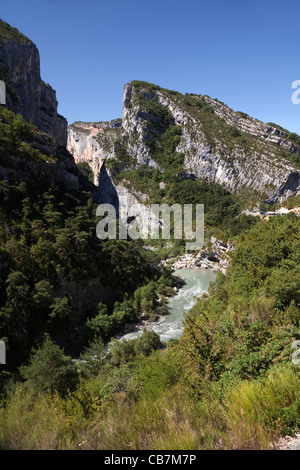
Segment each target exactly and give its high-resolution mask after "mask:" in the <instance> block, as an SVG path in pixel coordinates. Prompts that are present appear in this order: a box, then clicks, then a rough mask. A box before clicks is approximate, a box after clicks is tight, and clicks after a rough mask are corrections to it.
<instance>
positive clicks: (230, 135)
mask: <svg viewBox="0 0 300 470" xmlns="http://www.w3.org/2000/svg"><path fill="white" fill-rule="evenodd" d="M75 124H76V125H75V127H74V128H73V126H70V127H69V138H68V148H69V150H70V151H71V153H73V155H74V157H75V160H76V161H82V160H85V161H88V163H89V165H90V167H91V168H92V169H93V171H94V174H95V183H96V184H98V182H99V174H100V175H101V168H102V163H103V161H105V160H107V159H109V160H110V161H111V160H112V161H113V160H116V161H117V162H118V165H119V168H120V165H121V169H123V168H127V169H128V168H136V167H139V166H143V165H146V166H149V167H157V168H158V169H159V170H160V171H163V164H162V163H161V162H157V161H156V160H155V158H156V157H155V152H153V148H154V147H155V145H156V146H157V145H158V146H159V145H160V144H159V138H160V136H161V135H163V134H164V132H166V130H168V129H170V128H172V127H173V126H178V127H179V128H180V129H181V137H180V141H179V143H178V145H177V147H176V151H177V152H180V153H182V154H184V172H183V173H182V174H181V177H182V178H187V179H188V178H192V179H201V180H206V181H211V182H216V183H219V184H222V185H224V186H225V187H226V188H227V189H228V190H229V191H231V192H235V193H239V194H240V195H241V196H244V199H246V200H247V199H248V195H251V197H252V196H253V198H255V200H256V202H255V203H254V205H255V204H256V203H257V201H268V202H277V201H283V200H284V199H286V198H288V197H290V196H293V195H296V194H298V193H300V176H299V170H297V169H296V168H295V167H294V166H293V164H292V163H291V161H289V157H290V156H291V155H292V154H295V153H297V152H299V149H298V147H297V146H296V145H295V144H294V143H293V142H292V141H290V140H289V139H288V137H289V135H288V134H287V133H286V132H284V131H283V130H281V129H279V128H276V127H275V126H273V125H268V124H264V123H262V122H261V121H258V120H257V119H254V118H252V117H250V116H248V115H246V114H245V113H241V112H235V111H233V110H231V109H230V108H229V107H228V106H226V105H224V104H223V103H221V102H219V101H218V100H213V99H211V98H209V97H207V96H200V95H188V96H184V95H181V94H180V93H177V92H173V91H169V90H165V89H162V88H160V87H158V86H155V85H151V84H147V83H144V82H131V83H129V84H127V85H126V86H125V88H124V99H123V116H122V126H121V127H120V128H119V129H118V133H117V134H113V133H112V132H111V131H109V132H110V133H109V132H108V131H107V129H104V128H103V124H102V127H101V126H100V127H101V128H96V130H95V124H93V123H79V125H78V123H75ZM105 131H106V132H107V134H106V135H107V136H108V137H109V138H108V137H107V138H106V141H105V140H104V138H103V137H104V136H105ZM100 136H101V139H99V137H100ZM114 137H115V139H116V140H115V141H114ZM117 141H118V142H119V144H120V145H121V147H122V149H123V155H126V158H127V159H129V160H130V165H131V166H128V162H127V164H126V162H125V161H124V159H122V154H121V156H120V153H118V152H116V142H117ZM126 165H127V166H126ZM110 175H113V171H109V170H108V176H110ZM103 189H104V191H105V188H103ZM249 204H250V201H249ZM252 205H253V204H252Z"/></svg>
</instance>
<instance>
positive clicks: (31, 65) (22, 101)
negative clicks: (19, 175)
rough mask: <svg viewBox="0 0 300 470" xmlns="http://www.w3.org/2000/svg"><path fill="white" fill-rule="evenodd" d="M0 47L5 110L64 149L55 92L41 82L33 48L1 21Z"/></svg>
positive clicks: (62, 124) (62, 120)
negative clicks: (21, 117)
mask: <svg viewBox="0 0 300 470" xmlns="http://www.w3.org/2000/svg"><path fill="white" fill-rule="evenodd" d="M0 44H1V47H0V79H1V80H3V81H4V82H5V84H6V105H7V107H8V108H9V109H10V110H11V111H13V112H15V113H19V114H21V115H22V116H23V118H24V120H25V121H26V122H29V121H32V122H33V124H35V125H36V126H37V127H38V128H39V129H41V130H42V131H44V132H46V133H47V134H49V135H51V136H53V137H54V138H55V139H56V140H57V142H58V143H59V144H60V145H62V146H66V144H67V128H68V124H67V121H66V119H65V118H64V117H63V116H61V115H60V114H58V112H57V106H58V103H57V99H56V93H55V91H54V90H53V88H51V86H50V85H48V84H47V83H45V82H43V80H42V79H41V75H40V56H39V51H38V49H37V47H36V46H35V44H33V42H32V41H31V40H30V39H28V38H26V37H25V36H24V35H22V34H21V33H19V32H18V30H16V29H15V28H11V27H10V26H9V25H7V23H4V22H3V21H1V20H0Z"/></svg>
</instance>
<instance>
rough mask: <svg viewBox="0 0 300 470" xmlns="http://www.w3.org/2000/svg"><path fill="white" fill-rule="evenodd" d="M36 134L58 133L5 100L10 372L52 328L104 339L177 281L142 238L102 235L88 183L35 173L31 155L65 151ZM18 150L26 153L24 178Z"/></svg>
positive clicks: (69, 341) (71, 340)
mask: <svg viewBox="0 0 300 470" xmlns="http://www.w3.org/2000/svg"><path fill="white" fill-rule="evenodd" d="M38 139H39V141H40V142H41V141H42V142H43V144H44V147H45V148H47V149H49V146H50V148H51V145H52V143H53V142H52V140H53V139H52V140H51V138H48V140H47V137H46V136H44V134H43V133H40V132H39V131H38V130H37V129H36V128H35V127H34V126H32V125H31V124H26V123H24V121H23V120H22V118H21V116H19V115H14V114H13V113H12V112H10V111H8V110H7V109H5V108H1V116H0V159H1V160H0V163H1V167H0V168H2V170H1V172H3V175H4V176H5V175H6V176H5V179H1V181H0V201H1V204H0V221H1V227H0V259H1V261H0V263H1V264H0V267H1V269H0V287H1V295H0V317H1V323H0V337H1V338H4V339H5V341H6V344H7V348H8V351H9V352H8V356H9V357H10V360H9V367H10V369H11V372H14V371H15V368H16V367H17V366H18V365H20V363H21V362H23V361H25V360H26V359H27V358H28V356H29V352H30V350H31V348H32V347H33V346H37V345H38V344H39V343H40V342H42V341H43V338H44V334H46V333H47V334H50V335H51V337H52V338H55V339H56V341H58V343H59V344H61V345H63V346H64V347H65V348H66V349H67V350H68V351H69V352H70V353H72V354H79V353H80V351H81V350H82V349H81V348H84V347H85V346H86V345H87V344H88V342H89V341H90V340H92V339H93V337H94V336H95V335H97V336H101V338H102V339H103V341H107V340H108V339H110V337H111V336H112V335H114V334H115V333H116V332H119V331H121V330H123V329H124V327H125V325H126V324H128V323H131V322H136V321H138V320H139V318H140V316H141V315H142V314H144V316H145V317H151V318H153V317H155V311H156V309H159V308H160V311H161V312H162V311H163V310H164V309H163V304H164V301H163V297H161V299H160V296H162V295H163V293H167V292H168V289H169V290H171V291H173V289H171V286H172V285H173V284H174V280H173V278H172V277H171V274H170V273H169V272H168V271H167V270H165V269H163V268H161V267H158V263H159V259H158V258H157V257H156V256H155V254H153V253H152V252H151V251H146V250H145V249H144V248H143V245H142V242H141V241H140V240H137V241H135V242H134V241H133V242H130V241H127V240H109V241H107V242H104V241H100V240H99V239H98V238H97V236H96V223H97V220H96V206H97V205H96V203H95V202H94V201H93V199H92V195H91V193H89V192H84V191H66V188H65V187H64V186H62V185H56V184H51V182H50V181H48V182H47V179H45V178H42V175H40V176H41V179H40V180H38V181H36V179H35V177H34V176H33V174H32V176H30V175H31V173H30V169H31V166H30V165H38V164H39V163H42V164H43V162H45V161H47V162H48V165H53V166H55V164H56V162H58V161H59V158H58V157H57V155H56V151H55V146H54V147H53V154H51V155H49V153H47V154H43V153H41V151H40V150H38V149H37V148H35V145H36V142H37V140H38ZM46 144H47V145H46ZM12 157H18V158H19V159H21V161H22V162H23V163H24V168H26V172H24V174H25V175H27V178H26V180H23V178H22V176H21V175H22V171H21V173H20V176H17V175H18V170H21V168H20V164H19V166H18V168H16V171H14V165H15V163H14V160H13V158H12ZM26 165H27V166H26ZM22 168H23V167H22ZM7 169H9V170H10V173H7V172H6V170H7ZM74 171H75V170H74ZM7 174H9V177H7ZM28 175H29V177H28ZM150 281H151V282H150ZM147 286H148V287H147ZM143 288H144V291H141V289H143ZM147 289H148V290H147ZM141 292H142V294H143V299H141V300H140V297H141ZM173 292H174V291H173ZM169 293H170V292H169ZM85 296H87V298H86V302H85V305H82V297H85ZM142 300H143V301H142ZM147 301H148V304H147ZM150 307H151V311H150ZM158 311H159V310H158Z"/></svg>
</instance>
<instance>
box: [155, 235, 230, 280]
mask: <svg viewBox="0 0 300 470" xmlns="http://www.w3.org/2000/svg"><path fill="white" fill-rule="evenodd" d="M233 249H234V246H233V245H230V244H227V243H224V242H222V241H220V240H217V239H216V238H215V237H211V240H210V246H208V247H207V248H204V249H203V250H201V251H199V252H198V253H185V254H184V255H182V256H180V257H179V258H178V259H174V260H173V259H168V260H166V261H164V262H163V263H164V264H171V266H172V268H173V269H175V270H176V269H183V268H202V269H211V270H213V271H214V272H217V271H222V272H223V273H224V274H225V272H226V268H227V266H228V264H229V261H230V256H229V252H230V251H232V250H233Z"/></svg>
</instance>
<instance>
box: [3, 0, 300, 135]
mask: <svg viewBox="0 0 300 470" xmlns="http://www.w3.org/2000/svg"><path fill="white" fill-rule="evenodd" d="M0 16H1V18H2V19H3V20H4V21H7V22H8V23H10V24H11V25H12V26H14V27H16V28H18V29H19V30H20V31H21V32H22V33H24V34H25V35H26V36H28V37H29V38H30V39H31V40H32V41H33V42H34V43H35V44H36V45H37V47H38V49H39V51H40V58H41V74H42V78H43V80H45V81H46V82H48V83H50V85H51V86H52V87H53V88H54V89H55V90H56V94H57V99H58V101H59V112H60V113H61V114H63V115H64V116H65V117H66V118H67V120H68V122H69V124H71V123H72V122H74V121H75V120H82V121H100V120H104V121H105V120H110V119H113V118H116V117H121V116H122V98H123V88H124V85H125V84H126V83H127V82H129V81H130V80H145V81H148V82H152V83H155V84H157V85H160V86H162V87H165V88H170V89H173V90H177V91H180V92H182V93H186V92H188V93H200V94H207V95H209V96H211V97H212V98H218V99H219V100H221V101H223V102H225V103H226V104H227V105H228V106H230V107H231V108H233V109H234V110H240V111H244V112H246V113H248V114H250V115H251V116H253V117H256V118H258V119H261V120H262V121H264V122H269V121H272V122H276V123H278V124H280V125H281V126H283V127H286V128H288V129H289V130H291V131H293V132H297V133H299V134H300V105H294V104H293V103H292V101H291V95H292V91H293V90H292V88H291V86H292V82H293V81H294V80H300V60H299V59H300V28H299V18H300V2H299V1H296V0H285V1H283V0H272V1H271V0H260V1H258V0H181V1H179V0H152V1H151V2H150V1H147V2H146V1H144V0H127V1H124V0H122V1H121V0H112V1H105V2H104V1H102V0H85V1H82V0H81V1H79V0H26V1H24V0H10V1H7V2H5V3H4V2H2V5H1V10H0Z"/></svg>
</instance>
